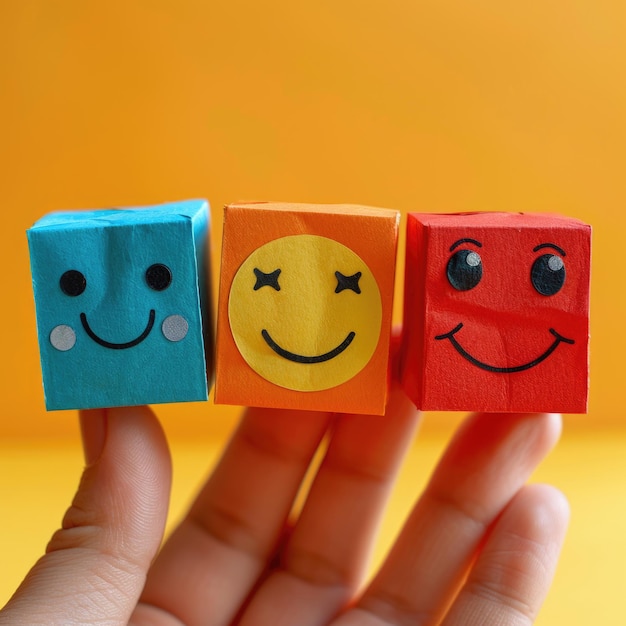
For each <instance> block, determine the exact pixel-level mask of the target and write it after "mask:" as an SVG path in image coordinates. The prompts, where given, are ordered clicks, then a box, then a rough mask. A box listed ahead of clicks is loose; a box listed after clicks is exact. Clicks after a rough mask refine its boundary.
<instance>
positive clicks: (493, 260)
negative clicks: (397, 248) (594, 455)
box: [402, 213, 591, 413]
mask: <svg viewBox="0 0 626 626" xmlns="http://www.w3.org/2000/svg"><path fill="white" fill-rule="evenodd" d="M590 253H591V228H590V226H588V225H586V224H583V223H582V222H580V221H578V220H575V219H571V218H566V217H559V216H554V215H532V214H522V213H518V214H513V213H459V214H441V215H426V214H417V213H413V214H409V216H408V227H407V254H406V272H405V296H404V297H405V303H404V341H403V354H402V380H403V385H404V388H405V390H406V392H407V393H408V395H409V396H410V397H411V399H412V400H413V401H414V402H415V404H416V406H417V407H418V408H420V409H423V410H464V411H465V410H469V411H494V412H500V411H503V412H527V411H528V412H543V411H547V412H565V413H584V412H586V410H587V395H588V368H589V365H588V344H589V274H590Z"/></svg>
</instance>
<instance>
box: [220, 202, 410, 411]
mask: <svg viewBox="0 0 626 626" xmlns="http://www.w3.org/2000/svg"><path fill="white" fill-rule="evenodd" d="M399 217H400V216H399V213H398V212H397V211H392V210H388V209H375V208H369V207H360V206H353V205H309V204H287V203H252V204H236V205H229V206H227V207H226V208H225V209H224V236H223V245H222V264H221V275H220V293H219V302H218V324H217V346H216V347H217V358H216V361H217V363H216V378H215V401H216V402H218V403H223V404H240V405H251V406H266V407H275V408H292V409H307V410H320V411H333V412H345V413H362V414H382V413H383V412H384V407H385V402H386V398H387V390H388V361H389V340H390V332H391V315H392V305H393V287H394V274H395V259H396V245H397V234H398V223H399Z"/></svg>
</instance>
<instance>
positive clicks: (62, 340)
mask: <svg viewBox="0 0 626 626" xmlns="http://www.w3.org/2000/svg"><path fill="white" fill-rule="evenodd" d="M50 343H51V344H52V346H53V347H54V348H56V349H57V350H60V351H61V352H67V351H68V350H71V349H72V348H73V347H74V344H75V343H76V333H75V332H74V329H73V328H72V327H71V326H66V325H65V324H60V325H59V326H55V327H54V328H53V329H52V332H51V333H50Z"/></svg>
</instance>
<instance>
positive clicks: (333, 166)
mask: <svg viewBox="0 0 626 626" xmlns="http://www.w3.org/2000/svg"><path fill="white" fill-rule="evenodd" d="M625 33H626V4H624V3H623V2H622V1H621V0H593V1H592V0H586V1H583V0H529V1H527V2H506V1H504V2H503V1H502V0H477V1H474V2H463V1H461V0H438V1H436V0H430V1H411V2H409V1H408V0H386V1H385V2H382V1H379V2H376V3H374V2H367V1H364V0H360V1H358V2H357V1H355V0H333V1H330V0H319V1H317V2H315V3H306V4H305V3H301V2H293V1H292V2H286V1H285V0H276V1H274V2H271V1H269V2H254V1H252V0H228V1H214V2H202V1H200V0H177V1H174V0H170V1H165V0H151V1H149V0H141V1H139V0H138V1H135V2H122V1H120V0H109V1H108V2H90V1H86V0H65V1H64V2H54V1H52V0H4V1H3V2H2V3H0V59H1V61H0V159H1V163H0V172H1V173H0V181H1V183H2V185H1V188H0V189H1V191H2V216H3V223H2V224H3V230H2V234H1V235H0V237H1V244H2V245H0V267H1V268H2V279H3V280H2V288H3V296H2V300H1V302H2V307H1V309H0V316H1V317H0V330H1V332H2V350H3V352H4V358H3V359H2V362H1V363H0V368H1V369H0V380H2V395H3V399H4V406H3V408H2V413H1V416H0V498H1V502H2V516H0V554H2V559H1V562H0V602H1V601H2V600H4V599H5V598H6V597H8V594H9V593H10V590H11V589H12V588H14V587H15V585H16V584H17V581H18V580H19V579H20V578H21V576H22V575H23V574H24V572H25V570H26V568H27V566H28V564H29V563H30V562H32V560H33V559H34V558H35V557H36V556H37V555H38V554H39V553H40V552H41V550H42V549H43V546H44V544H45V541H46V538H47V537H48V536H49V535H50V534H51V532H52V531H53V530H54V528H55V527H56V525H57V524H58V523H59V520H60V517H61V514H62V511H63V509H64V508H65V506H66V504H67V503H69V499H70V496H71V493H72V491H73V489H74V488H75V485H76V483H77V480H78V474H79V471H80V466H81V457H80V451H79V448H78V434H77V432H78V431H77V427H76V419H75V415H74V414H73V413H71V412H60V413H52V414H46V413H45V412H44V410H43V399H42V392H41V383H40V373H39V363H38V350H37V345H36V332H35V322H34V312H33V303H32V295H31V288H30V273H29V267H28V255H27V248H26V238H25V235H24V231H25V230H26V228H27V227H28V226H30V224H31V223H32V222H34V221H35V220H36V219H37V218H39V217H40V216H42V215H43V214H44V213H46V212H48V211H51V210H55V209H61V208H96V207H112V206H125V205H132V204H151V203H157V202H162V201H166V200H176V199H183V198H191V197H207V198H208V199H209V200H210V201H211V203H212V206H213V216H214V224H215V227H214V229H213V242H214V243H215V244H216V245H215V246H214V258H215V259H217V258H218V255H217V250H218V244H219V239H220V219H221V215H220V209H221V206H222V205H224V204H226V203H227V202H233V201H237V200H249V199H254V200H257V199H258V200H261V199H271V200H289V201H300V202H333V203H336V202H349V203H358V204H366V205H374V206H387V207H391V208H397V209H400V210H402V211H403V212H406V211H411V210H415V211H422V212H429V211H454V210H462V211H466V210H507V211H550V212H559V213H564V214H568V215H571V216H574V217H578V218H581V219H583V220H585V221H587V222H589V223H591V224H592V225H593V226H594V248H593V259H594V260H593V272H592V274H593V276H592V281H593V288H592V387H591V408H590V413H589V415H588V416H586V417H585V416H575V417H568V418H566V430H565V438H564V440H563V442H562V443H561V444H560V446H559V448H558V449H557V451H556V452H555V454H554V455H553V456H552V457H551V458H550V459H549V460H548V462H547V463H545V464H544V466H543V467H542V468H541V470H540V471H539V472H538V475H537V478H538V479H540V480H546V481H550V482H554V483H555V484H557V485H558V486H560V487H561V488H563V489H564V490H565V491H566V493H567V495H568V496H569V497H570V500H571V502H572V506H573V522H572V528H571V532H570V535H569V537H568V542H567V545H566V548H565V552H564V557H563V560H562V563H561V566H560V568H559V571H558V574H557V578H556V582H555V585H554V588H553V590H552V593H551V595H550V597H549V599H548V601H547V604H546V606H545V608H544V611H543V613H542V616H541V618H540V620H539V623H540V624H570V625H578V624H581V625H583V624H585V625H588V624H603V625H605V626H606V625H611V624H623V623H624V622H623V620H624V618H623V614H624V609H623V595H624V592H625V591H626V574H624V561H625V560H626V538H625V536H624V535H625V534H626V531H625V529H626V504H625V498H626V488H625V485H626V481H625V480H624V479H623V476H624V474H625V472H626V454H625V452H626V443H625V437H624V433H625V431H624V419H623V410H622V407H621V398H622V395H623V394H622V392H623V385H624V382H623V379H624V377H623V370H624V368H623V362H624V355H625V354H626V338H625V333H624V331H623V328H622V327H623V322H624V320H625V319H626V295H625V294H626V288H625V286H624V278H623V274H624V269H623V268H624V267H625V264H624V261H623V258H624V236H625V234H626V229H625V221H626V218H625V215H624V212H623V211H622V207H623V206H624V204H625V201H626V193H625V188H624V184H623V178H624V171H625V167H624V166H625V165H626V159H625V156H626V155H625V153H626V132H625V131H626V121H625V120H626V117H625V111H626V81H625V80H624V70H625V69H626V68H625V65H626V62H625V61H626V36H625ZM401 247H402V246H401ZM399 270H400V271H399V277H401V275H402V263H400V266H399ZM399 302H400V299H398V303H399ZM398 310H399V309H398ZM157 410H158V413H159V414H160V415H162V416H163V421H164V424H165V428H166V430H167V433H168V435H169V436H170V438H171V439H172V442H173V448H174V455H175V463H177V468H178V469H177V474H176V482H175V491H174V517H176V516H177V515H178V514H180V511H181V510H182V508H183V507H184V505H185V503H186V502H187V500H188V498H189V497H190V495H191V493H192V491H193V489H194V488H195V486H196V484H197V482H198V480H199V478H200V476H201V475H202V474H203V473H204V471H205V468H206V466H207V464H210V463H211V462H212V460H213V459H214V457H215V454H216V450H217V449H218V448H219V446H220V445H221V444H222V443H223V441H224V439H225V438H226V437H227V435H228V432H229V431H230V429H231V428H232V425H233V422H234V418H235V415H236V412H237V411H236V409H233V408H218V407H213V406H209V405H206V404H194V405H188V406H183V405H176V406H167V407H165V406H163V407H158V408H157ZM457 420H458V417H457V416H449V415H437V414H432V415H428V416H427V419H426V424H425V428H424V436H423V437H422V439H421V440H420V441H418V443H417V444H416V446H415V447H414V449H413V450H412V452H411V457H410V459H409V461H408V463H407V465H406V467H405V470H404V473H403V479H402V481H401V483H400V486H399V487H398V490H397V492H396V494H395V496H394V504H393V506H392V507H391V509H390V514H389V516H388V518H387V521H386V525H385V532H384V534H383V539H382V541H381V545H380V546H379V549H378V552H377V559H380V555H381V554H382V551H383V549H384V547H385V545H388V543H389V541H390V540H391V537H392V534H393V532H394V529H396V528H397V526H398V524H399V523H400V519H401V516H402V514H403V512H404V511H406V509H407V507H408V506H409V503H410V500H411V499H412V498H413V497H414V495H415V494H416V493H417V489H418V488H419V485H420V484H421V483H422V481H423V480H424V477H425V475H426V474H427V473H428V471H430V468H431V467H432V463H433V462H434V459H435V458H436V454H437V453H438V451H439V450H440V449H441V446H442V445H443V444H444V443H445V440H446V439H447V438H448V437H449V436H450V431H451V428H452V427H453V425H454V423H455V422H456V421H457ZM192 440H193V442H192ZM199 441H200V442H201V443H198V442H199ZM416 476H417V478H415V477H416Z"/></svg>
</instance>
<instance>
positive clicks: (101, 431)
mask: <svg viewBox="0 0 626 626" xmlns="http://www.w3.org/2000/svg"><path fill="white" fill-rule="evenodd" d="M79 419H80V434H81V438H82V440H83V453H84V455H85V464H86V465H87V467H90V466H92V465H94V464H95V463H97V462H98V459H99V458H100V456H101V455H102V450H104V443H105V441H106V435H107V414H106V409H90V410H88V411H80V412H79Z"/></svg>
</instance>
